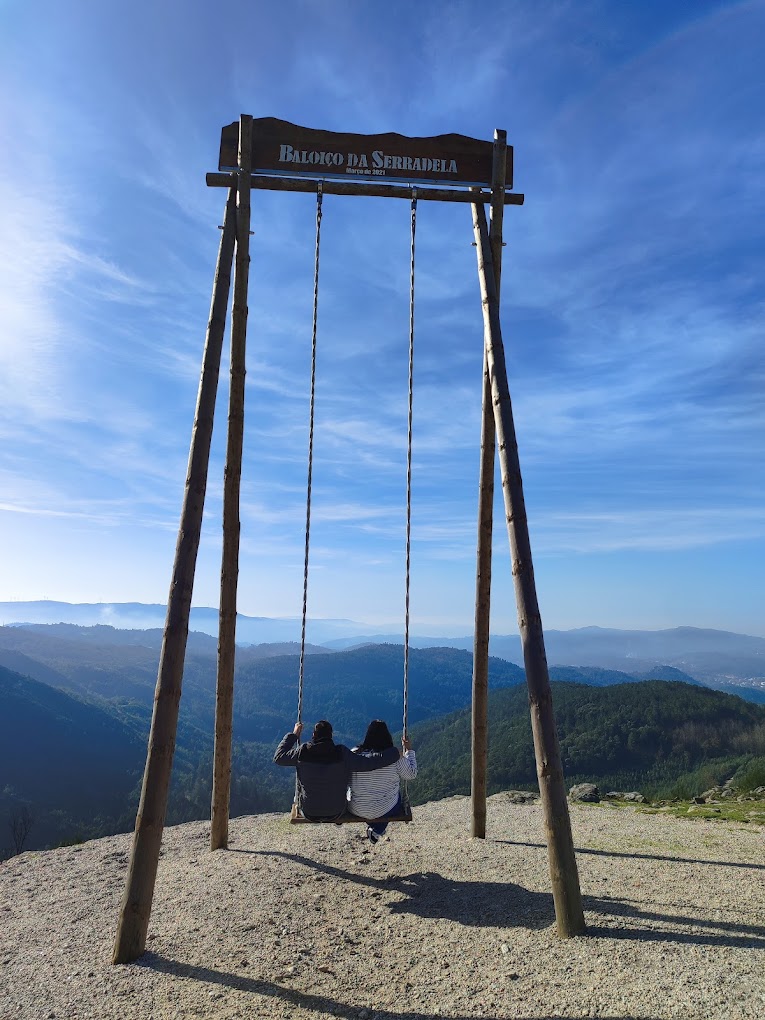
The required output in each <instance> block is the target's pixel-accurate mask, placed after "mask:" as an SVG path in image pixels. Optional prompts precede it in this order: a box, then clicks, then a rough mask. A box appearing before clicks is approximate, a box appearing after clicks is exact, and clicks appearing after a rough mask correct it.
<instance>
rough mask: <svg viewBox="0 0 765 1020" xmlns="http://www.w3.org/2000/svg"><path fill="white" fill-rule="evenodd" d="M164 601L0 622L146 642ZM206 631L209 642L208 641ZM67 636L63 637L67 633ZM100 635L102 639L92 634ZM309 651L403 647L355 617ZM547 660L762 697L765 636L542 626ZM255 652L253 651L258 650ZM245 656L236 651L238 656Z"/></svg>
mask: <svg viewBox="0 0 765 1020" xmlns="http://www.w3.org/2000/svg"><path fill="white" fill-rule="evenodd" d="M164 619H165V606H164V605H160V604H144V603H138V602H130V603H96V604H79V605H73V604H70V603H67V602H52V601H46V600H43V601H37V602H0V622H4V623H5V624H11V625H14V626H17V625H19V624H27V625H33V626H34V625H40V624H46V625H51V624H56V625H59V624H61V625H75V626H80V627H82V626H85V627H94V626H98V625H101V626H104V627H105V628H108V627H113V628H116V629H119V630H133V631H135V632H136V634H137V636H136V639H135V640H136V643H138V644H140V643H145V638H144V637H141V636H140V635H142V634H145V633H147V632H148V633H151V634H152V635H153V640H152V643H157V647H158V643H160V642H161V633H162V628H163V627H164ZM190 627H191V633H190V635H189V651H196V650H201V649H202V647H203V646H204V643H205V640H207V642H208V646H210V643H214V641H215V639H216V637H217V633H218V612H217V610H216V609H211V608H204V607H201V608H200V607H195V608H193V609H192V610H191V621H190ZM205 635H207V639H205V637H204V636H205ZM61 636H62V637H64V636H66V635H65V634H64V633H63V632H62V634H61ZM299 638H300V621H299V620H298V619H288V618H269V617H250V616H246V615H243V614H240V615H239V616H238V618H237V641H238V643H239V644H240V646H250V647H251V648H253V649H254V648H255V647H257V648H258V649H259V654H266V653H268V654H281V652H280V651H279V649H278V648H277V647H276V646H278V645H283V646H285V647H283V649H282V651H283V652H284V653H288V652H289V651H290V650H291V649H290V647H289V646H290V644H292V643H294V642H296V641H298V640H299ZM94 640H97V636H96V637H94ZM308 640H309V642H310V643H311V648H310V651H311V652H319V651H320V650H324V649H329V650H332V651H338V650H341V649H347V648H352V647H358V646H360V645H364V644H381V643H394V644H400V643H401V642H402V640H403V638H402V635H401V634H398V633H395V632H391V631H390V628H387V627H377V628H373V627H369V626H368V625H367V624H362V623H357V622H354V621H352V620H321V619H312V620H309V621H308ZM410 644H411V647H412V648H435V647H439V648H454V649H463V650H465V651H469V652H472V648H473V638H472V636H471V635H462V636H457V637H441V636H421V635H416V634H415V635H413V636H412V637H411V639H410ZM545 646H546V652H547V660H548V662H549V663H550V665H551V666H552V665H560V666H591V667H598V668H601V669H615V670H621V671H623V672H625V673H628V674H630V675H644V674H646V673H648V672H652V674H653V675H655V670H656V669H658V668H661V667H672V668H675V669H678V670H680V671H681V672H682V673H683V674H685V675H687V676H691V677H693V678H694V679H695V680H698V681H701V682H702V683H704V684H706V685H707V686H710V687H715V688H717V689H718V690H725V691H731V692H735V693H744V692H746V693H745V694H744V696H746V697H747V698H749V699H750V700H758V701H765V638H761V637H755V636H751V635H746V634H735V633H732V632H730V631H722V630H713V629H709V628H697V627H675V628H672V629H668V630H658V631H646V630H619V629H614V628H605V627H596V626H592V627H582V628H579V629H576V630H569V631H560V630H547V631H545ZM490 653H491V654H492V655H493V656H496V657H498V658H501V659H506V660H507V661H509V662H514V663H517V664H520V663H522V661H523V658H522V652H521V644H520V638H519V637H518V636H517V635H512V634H510V635H497V634H495V635H492V637H491V641H490ZM253 654H254V652H253ZM241 655H242V653H238V657H239V658H240V659H241Z"/></svg>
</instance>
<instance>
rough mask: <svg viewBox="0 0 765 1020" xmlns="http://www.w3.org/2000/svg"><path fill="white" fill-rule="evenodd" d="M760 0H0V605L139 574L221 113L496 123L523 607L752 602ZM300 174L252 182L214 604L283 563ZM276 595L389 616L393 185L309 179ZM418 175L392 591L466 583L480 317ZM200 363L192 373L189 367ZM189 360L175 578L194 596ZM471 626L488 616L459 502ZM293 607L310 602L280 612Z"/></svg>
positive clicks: (121, 589)
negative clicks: (237, 565)
mask: <svg viewBox="0 0 765 1020" xmlns="http://www.w3.org/2000/svg"><path fill="white" fill-rule="evenodd" d="M763 52H765V3H762V2H753V3H712V2H704V0H693V2H691V0H686V2H684V0H676V2H674V3H666V2H664V0H662V2H650V0H633V2H626V0H625V2H618V3H617V2H614V0H601V2H588V0H577V2H573V0H572V2H568V3H565V2H562V3H556V2H548V3H544V4H539V3H538V2H536V0H521V2H507V3H486V4H483V5H481V6H479V5H476V4H471V3H451V2H448V0H447V2H443V0H441V2H439V3H435V2H431V0H426V2H423V3H421V4H419V5H417V7H416V10H415V9H412V8H411V6H410V5H409V4H406V3H402V2H393V3H388V4H385V5H378V4H371V3H358V2H353V0H346V2H333V0H322V2H321V3H318V2H298V0H286V2H283V3H280V4H269V3H264V4H250V3H243V2H234V0H220V2H218V3H217V4H207V3H204V4H203V3H198V2H188V0H186V2H183V3H182V2H180V0H151V2H149V0H134V2H133V3H132V4H129V5H127V4H123V5H116V4H104V3H102V2H95V0H69V2H68V3H66V4H62V3H59V2H58V0H55V2H54V0H37V2H33V3H31V2H26V0H25V2H21V0H0V126H1V127H2V135H3V138H4V145H3V147H2V151H0V263H1V264H2V267H3V268H2V273H0V438H1V439H2V442H1V443H0V542H1V543H2V557H1V559H2V571H1V573H0V601H7V600H10V599H38V598H44V597H48V598H53V599H61V600H64V601H71V602H96V601H115V602H120V601H144V602H163V601H164V600H165V599H166V597H167V589H168V584H169V579H170V571H171V566H172V558H173V551H174V546H175V537H176V529H177V523H178V516H179V510H180V502H181V496H182V489H183V481H184V477H185V470H186V460H187V455H188V444H189V437H190V429H191V422H192V417H193V409H194V403H195V399H196V391H197V385H198V377H199V366H200V359H201V350H202V344H203V340H204V330H205V326H206V322H207V317H208V311H209V302H210V290H211V284H212V274H213V269H214V263H215V256H216V252H217V244H218V239H219V234H218V230H217V224H218V223H220V222H221V216H222V208H223V204H224V198H225V196H224V193H223V192H221V191H219V190H216V189H208V188H207V187H206V186H205V177H204V175H205V173H206V172H207V171H210V170H215V169H216V167H217V152H218V143H219V137H220V129H221V127H222V126H223V125H225V124H228V123H230V122H231V121H233V120H235V119H237V117H238V116H239V114H240V113H242V112H244V113H250V114H253V115H254V116H256V117H258V116H276V117H280V118H283V119H285V120H291V121H293V122H295V123H298V124H302V125H305V126H308V127H318V128H325V129H328V130H337V131H350V132H364V133H368V132H377V131H398V132H400V133H402V134H407V135H431V134H439V133H443V132H452V131H454V132H459V133H463V134H467V135H471V136H474V137H479V138H487V139H490V138H491V137H492V136H493V131H494V129H495V128H497V127H499V128H505V129H506V130H507V132H508V140H509V142H510V143H511V144H512V145H514V147H515V167H516V180H515V188H516V190H518V191H522V192H524V193H525V194H526V204H525V206H523V207H522V208H509V209H508V211H507V214H506V218H505V239H506V242H507V247H506V249H505V261H504V270H503V311H502V322H503V333H504V338H505V344H506V349H507V356H508V365H509V373H510V386H511V393H512V395H513V402H514V409H515V416H516V428H517V432H518V439H519V448H520V456H521V464H522V468H523V473H524V484H525V491H526V500H527V507H528V512H529V519H530V526H531V537H532V547H533V549H534V555H535V568H536V576H537V586H538V591H539V599H540V605H541V609H542V614H543V620H544V623H545V625H546V626H547V627H554V628H569V627H578V626H585V625H590V624H596V625H601V626H617V627H636V628H637V627H639V628H661V627H672V626H676V625H680V624H688V625H694V626H712V627H721V628H724V629H730V630H738V631H742V632H747V633H753V634H763V635H765V629H764V628H765V624H764V623H763V616H762V609H763V604H764V603H765V599H763V594H764V589H765V580H763V579H764V578H765V512H764V511H763V489H764V487H765V486H764V483H765V477H764V475H765V470H764V469H763V463H765V458H763V445H764V444H763V438H764V437H765V430H764V428H763V425H764V415H763V381H764V380H763V374H764V373H763V355H762V334H763V324H764V323H765V314H764V310H765V299H764V294H765V285H764V281H765V198H764V197H763V195H764V192H763V180H765V131H764V130H763V109H765V75H763V72H762V54H763ZM314 213H315V209H314V202H313V199H312V198H311V197H310V196H299V195H283V194H276V193H266V192H259V193H257V194H256V195H255V200H254V204H253V231H254V236H253V238H252V275H251V284H250V314H249V331H248V377H247V410H246V435H245V464H244V475H243V486H242V559H241V570H240V583H239V596H240V597H239V608H240V610H241V611H242V612H245V613H248V614H251V615H264V616H292V615H296V614H298V613H299V611H300V604H301V595H302V587H301V585H302V555H303V526H304V514H305V509H304V506H305V476H306V450H307V420H308V393H309V380H310V327H311V298H312V255H313V230H314ZM324 213H325V215H324V221H323V228H322V229H323V241H322V243H323V248H322V279H321V295H320V305H319V354H318V359H319V367H318V380H317V395H316V402H317V403H316V414H317V419H316V450H315V455H316V460H315V466H314V501H313V531H312V557H313V559H312V572H311V581H310V589H309V613H310V614H311V615H313V616H316V617H347V618H352V619H354V620H359V621H364V622H368V623H370V624H385V625H387V624H390V625H391V626H392V627H397V628H400V627H401V621H402V618H403V604H404V600H403V574H404V493H405V439H406V382H407V360H406V359H407V326H408V251H409V234H408V229H409V208H408V203H406V202H394V201H390V200H387V201H386V200H381V199H372V198H338V197H334V198H333V197H328V198H327V199H326V200H325V206H324ZM471 241H472V230H471V226H470V217H469V212H468V210H467V207H465V208H463V207H459V206H451V205H448V206H447V205H438V204H436V203H421V204H420V210H419V218H418V238H417V254H418V267H417V307H416V353H415V389H416V394H415V411H414V413H415V421H414V480H413V498H414V518H413V551H412V556H413V566H412V620H413V627H414V629H415V631H416V632H418V633H421V634H422V633H430V634H435V633H465V632H467V631H469V630H470V627H471V625H472V615H473V608H472V606H473V598H474V586H475V581H474V576H475V564H474V559H475V534H476V525H475V517H476V501H477V471H478V441H479V433H480V386H481V358H482V323H481V314H480V302H479V293H478V284H477V275H476V265H475V249H474V248H473V247H472V246H471ZM222 378H224V379H225V369H224V373H223V375H222ZM226 402H227V392H226V385H225V382H224V384H223V385H222V386H221V390H220V394H219V400H218V417H217V427H216V432H215V437H214V449H213V459H212V462H211V472H210V485H209V489H208V500H207V505H206V513H205V524H204V532H203V541H202V547H201V549H200V556H199V562H198V570H197V579H196V584H195V592H194V602H195V604H197V605H217V599H218V588H219V581H218V575H219V561H220V512H221V489H222V474H223V469H222V461H223V451H224V446H225V435H224V427H225V414H226ZM494 581H495V583H494V598H493V613H492V629H493V630H494V631H495V632H496V633H508V632H512V631H514V630H516V614H515V606H514V601H513V595H512V585H511V579H510V569H509V554H508V545H507V537H506V534H505V532H504V530H503V527H502V516H501V513H500V514H499V516H498V527H497V529H496V534H495V559H494ZM309 637H310V633H309Z"/></svg>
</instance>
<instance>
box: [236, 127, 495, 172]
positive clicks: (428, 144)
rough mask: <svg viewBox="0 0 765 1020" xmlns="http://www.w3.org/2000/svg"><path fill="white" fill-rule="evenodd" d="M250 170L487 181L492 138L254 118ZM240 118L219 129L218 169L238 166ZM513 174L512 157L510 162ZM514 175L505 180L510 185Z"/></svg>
mask: <svg viewBox="0 0 765 1020" xmlns="http://www.w3.org/2000/svg"><path fill="white" fill-rule="evenodd" d="M252 124H253V132H252V169H253V171H254V172H255V173H270V174H272V173H289V174H292V175H294V174H300V175H306V176H308V177H314V178H315V177H320V178H326V177H333V176H334V177H348V176H352V177H356V178H367V179H372V180H399V181H414V182H418V181H421V182H423V183H425V182H429V183H438V184H478V185H481V184H489V183H490V181H491V175H492V159H493V147H492V143H491V142H487V141H483V140H482V139H479V138H469V137H467V136H466V135H459V134H446V135H433V136H430V137H427V138H410V137H407V136H405V135H399V134H395V133H394V132H387V133H385V134H373V135H364V134H350V133H347V132H339V131H321V130H317V129H316V128H306V127H300V126H299V125H298V124H292V123H290V122H289V121H286V120H279V119H278V118H276V117H258V118H256V119H254V120H253V122H252ZM238 137H239V122H238V121H235V122H234V123H233V124H229V125H227V126H226V127H224V128H223V130H222V131H221V144H220V156H219V160H218V169H219V170H229V169H234V168H235V167H236V166H237V162H236V155H237V143H238ZM509 167H510V171H511V173H512V161H510V163H509ZM512 183H513V182H512V178H511V179H509V180H506V181H505V185H506V186H507V187H512Z"/></svg>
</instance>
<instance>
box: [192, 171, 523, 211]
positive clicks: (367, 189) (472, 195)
mask: <svg viewBox="0 0 765 1020" xmlns="http://www.w3.org/2000/svg"><path fill="white" fill-rule="evenodd" d="M205 180H206V183H207V187H208V188H232V187H235V186H236V176H235V175H234V174H230V173H208V174H206V176H205ZM322 180H324V179H323V178H322ZM232 182H233V183H232ZM318 186H319V182H318V181H314V180H309V179H307V178H303V179H299V178H297V177H253V178H252V187H253V189H257V190H260V191H300V192H306V193H310V194H314V195H315V194H316V190H317V188H318ZM323 190H324V194H325V195H367V196H370V197H372V198H405V199H406V200H407V201H411V199H412V185H408V184H407V185H402V184H375V183H373V182H370V183H368V184H365V183H362V182H361V181H334V180H324V185H323ZM524 197H525V196H524V195H522V194H520V193H519V192H517V191H506V192H505V205H523V202H524ZM417 200H418V201H423V202H461V203H463V204H469V205H473V204H475V203H476V202H491V200H492V195H491V192H490V191H477V192H476V191H468V190H466V191H461V190H459V189H457V188H454V189H451V188H429V187H423V188H417Z"/></svg>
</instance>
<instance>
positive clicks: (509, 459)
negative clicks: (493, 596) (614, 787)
mask: <svg viewBox="0 0 765 1020" xmlns="http://www.w3.org/2000/svg"><path fill="white" fill-rule="evenodd" d="M473 231H474V233H475V240H476V252H477V255H478V277H479V280H480V284H481V304H482V307H483V323H484V342H485V345H486V361H487V366H488V370H489V377H490V380H491V394H492V403H493V407H494V425H495V428H496V433H497V443H498V446H499V463H500V468H501V472H502V492H503V496H504V503H505V516H506V519H507V534H508V538H509V540H510V553H511V556H512V563H513V584H514V587H515V599H516V604H517V607H518V627H519V630H520V635H521V643H522V645H523V661H524V665H525V667H526V681H527V683H528V688H529V705H530V709H531V729H532V732H533V735H534V752H535V755H536V762H537V776H538V779H539V792H540V795H541V800H542V809H543V812H544V823H545V835H546V839H547V852H548V861H549V866H550V879H551V882H552V892H553V900H554V902H555V917H556V920H557V925H558V934H559V935H561V936H562V937H563V938H569V937H571V936H573V935H581V934H582V933H583V932H584V931H585V924H584V914H583V912H582V896H581V891H580V888H579V874H578V871H577V866H576V856H575V854H574V842H573V838H572V835H571V819H570V817H569V813H568V803H567V801H566V786H565V783H564V780H563V769H562V767H561V760H560V747H559V744H558V733H557V729H556V726H555V716H554V714H553V706H552V693H551V691H550V677H549V674H548V671H547V658H546V656H545V645H544V634H543V631H542V618H541V616H540V613H539V605H538V602H537V594H536V586H535V584H534V567H533V564H532V559H531V542H530V539H529V529H528V522H527V520H526V506H525V502H524V498H523V484H522V481H521V468H520V462H519V459H518V445H517V443H516V438H515V424H514V422H513V409H512V404H511V402H510V390H509V387H508V382H507V368H506V365H505V351H504V346H503V344H502V330H501V327H500V322H499V304H498V301H497V288H496V282H495V275H494V266H493V260H492V252H491V245H490V242H489V232H488V228H487V225H486V213H485V211H484V208H483V205H479V204H475V205H473Z"/></svg>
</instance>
